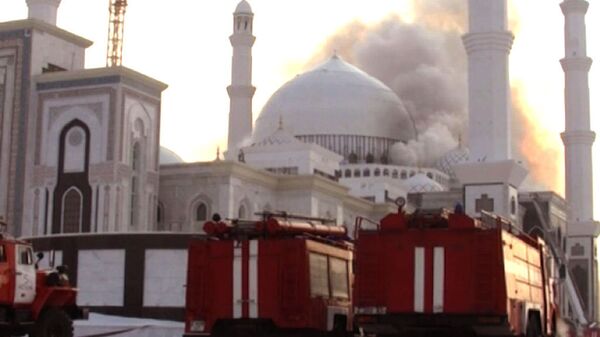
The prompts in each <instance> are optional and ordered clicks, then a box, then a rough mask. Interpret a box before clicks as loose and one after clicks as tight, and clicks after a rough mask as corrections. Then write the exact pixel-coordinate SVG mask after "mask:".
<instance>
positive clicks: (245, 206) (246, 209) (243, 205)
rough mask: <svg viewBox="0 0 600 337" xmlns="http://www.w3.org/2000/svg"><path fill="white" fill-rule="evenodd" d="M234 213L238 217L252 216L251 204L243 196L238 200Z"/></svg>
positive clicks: (246, 217) (247, 217)
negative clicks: (235, 212)
mask: <svg viewBox="0 0 600 337" xmlns="http://www.w3.org/2000/svg"><path fill="white" fill-rule="evenodd" d="M236 215H237V218H238V219H249V218H251V217H252V206H251V205H250V201H248V199H247V198H243V199H242V200H241V201H240V203H239V206H238V209H237V214H236Z"/></svg>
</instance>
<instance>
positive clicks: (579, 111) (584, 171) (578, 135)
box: [560, 0, 596, 223]
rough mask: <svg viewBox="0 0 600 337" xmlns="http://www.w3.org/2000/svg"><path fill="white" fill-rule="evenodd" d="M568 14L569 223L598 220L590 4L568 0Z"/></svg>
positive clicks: (565, 60)
mask: <svg viewBox="0 0 600 337" xmlns="http://www.w3.org/2000/svg"><path fill="white" fill-rule="evenodd" d="M560 7H561V9H562V11H563V14H564V15H565V58H563V59H562V60H561V61H560V63H561V65H562V68H563V70H564V72H565V132H564V133H562V134H561V136H562V140H563V143H564V145H565V173H566V184H565V185H566V198H567V202H568V204H569V212H568V220H569V222H570V223H573V222H584V221H591V220H592V219H593V217H594V214H593V205H594V200H593V199H594V196H593V183H592V181H593V178H592V175H593V173H592V144H593V143H594V139H595V138H596V134H595V133H594V132H593V131H591V130H590V92H589V87H588V73H589V71H590V67H591V65H592V59H591V58H589V57H587V51H586V29H585V13H586V12H587V9H588V2H587V1H584V0H566V1H564V2H563V3H562V4H561V5H560Z"/></svg>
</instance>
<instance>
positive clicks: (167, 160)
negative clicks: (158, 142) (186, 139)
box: [158, 146, 185, 165]
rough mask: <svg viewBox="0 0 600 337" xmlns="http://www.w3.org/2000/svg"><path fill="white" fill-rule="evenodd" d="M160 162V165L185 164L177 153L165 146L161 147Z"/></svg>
mask: <svg viewBox="0 0 600 337" xmlns="http://www.w3.org/2000/svg"><path fill="white" fill-rule="evenodd" d="M158 162H159V163H160V165H165V164H182V163H185V162H184V161H183V159H181V157H180V156H179V155H178V154H177V153H175V152H173V151H171V150H169V149H167V148H166V147H163V146H161V147H160V151H159V160H158Z"/></svg>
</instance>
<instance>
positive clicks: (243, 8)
mask: <svg viewBox="0 0 600 337" xmlns="http://www.w3.org/2000/svg"><path fill="white" fill-rule="evenodd" d="M234 14H253V13H252V8H251V7H250V4H249V3H248V1H246V0H242V1H240V3H239V4H238V5H237V7H236V8H235V12H234Z"/></svg>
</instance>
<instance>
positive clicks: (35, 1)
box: [27, 0, 61, 26]
mask: <svg viewBox="0 0 600 337" xmlns="http://www.w3.org/2000/svg"><path fill="white" fill-rule="evenodd" d="M60 2H61V0H27V7H29V15H28V17H29V18H30V19H38V20H41V21H44V22H46V23H49V24H51V25H53V26H56V12H57V11H58V6H60Z"/></svg>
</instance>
